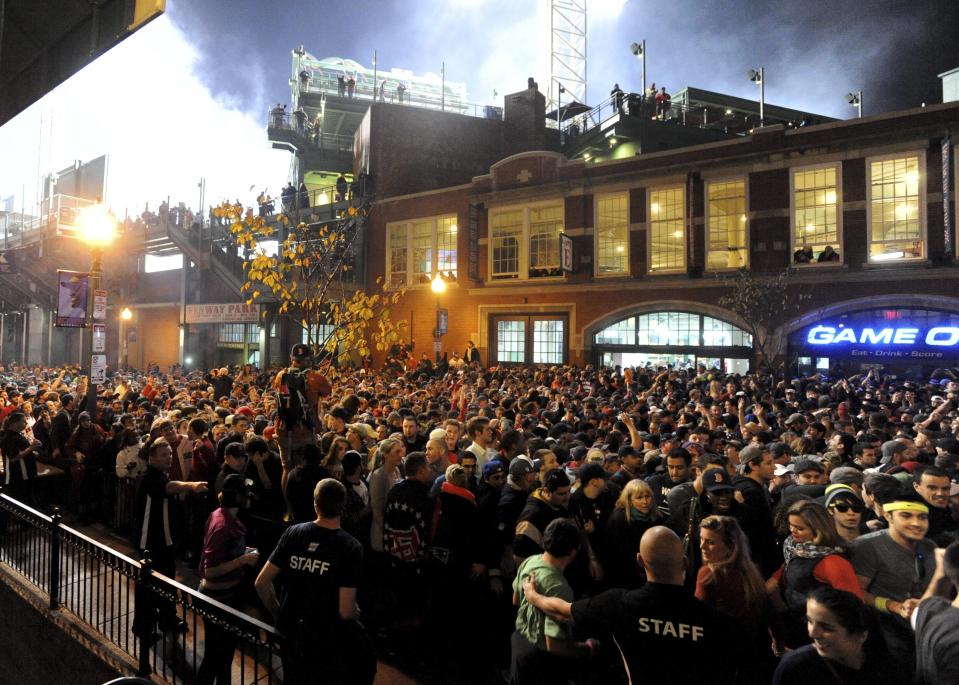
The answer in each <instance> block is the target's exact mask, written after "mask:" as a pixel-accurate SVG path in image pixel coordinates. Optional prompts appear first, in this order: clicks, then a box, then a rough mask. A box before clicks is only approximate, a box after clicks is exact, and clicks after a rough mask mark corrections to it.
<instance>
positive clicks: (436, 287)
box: [430, 271, 446, 366]
mask: <svg viewBox="0 0 959 685" xmlns="http://www.w3.org/2000/svg"><path fill="white" fill-rule="evenodd" d="M430 290H432V291H433V292H434V293H435V294H436V328H434V329H433V350H434V351H435V352H436V365H437V366H439V364H440V347H441V345H442V343H441V342H440V338H441V337H442V335H443V334H444V333H445V332H446V331H445V330H442V329H441V328H440V317H441V312H442V310H441V309H440V295H442V294H443V293H444V292H446V281H444V280H443V276H442V275H441V274H440V272H439V271H437V272H436V275H435V276H433V280H432V281H431V282H430Z"/></svg>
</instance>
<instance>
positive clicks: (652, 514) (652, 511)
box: [629, 504, 659, 522]
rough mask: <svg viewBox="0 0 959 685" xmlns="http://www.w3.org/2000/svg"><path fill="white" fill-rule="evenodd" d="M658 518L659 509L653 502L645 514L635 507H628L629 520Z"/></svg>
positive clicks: (653, 519)
mask: <svg viewBox="0 0 959 685" xmlns="http://www.w3.org/2000/svg"><path fill="white" fill-rule="evenodd" d="M658 518H659V509H657V508H656V505H655V504H653V506H651V507H650V508H649V511H647V512H646V513H645V514H644V513H643V512H641V511H640V510H639V509H637V508H636V507H633V506H631V507H630V508H629V520H630V522H633V521H655V520H657V519H658Z"/></svg>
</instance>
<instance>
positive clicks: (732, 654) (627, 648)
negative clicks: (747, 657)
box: [523, 526, 746, 685]
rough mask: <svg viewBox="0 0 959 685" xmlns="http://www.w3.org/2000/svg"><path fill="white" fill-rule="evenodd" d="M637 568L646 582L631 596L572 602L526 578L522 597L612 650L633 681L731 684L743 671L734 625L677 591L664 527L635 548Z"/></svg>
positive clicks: (681, 568) (678, 544)
mask: <svg viewBox="0 0 959 685" xmlns="http://www.w3.org/2000/svg"><path fill="white" fill-rule="evenodd" d="M636 562H637V563H638V564H639V565H640V566H642V567H643V569H645V571H646V577H647V578H648V582H647V583H646V585H644V586H643V587H641V588H640V589H638V590H629V591H627V590H623V589H621V588H614V589H612V590H607V591H606V592H604V593H602V594H600V595H597V596H596V597H592V598H590V599H583V600H579V601H578V602H573V603H570V602H566V601H564V600H562V599H560V598H558V597H545V596H543V595H540V594H539V593H538V592H536V590H535V583H534V580H533V579H532V577H527V578H526V579H525V581H524V585H523V590H524V593H525V595H526V599H527V600H528V601H529V602H530V604H532V605H533V606H535V607H536V608H538V609H540V610H542V611H543V612H544V613H546V614H547V615H549V616H551V617H552V618H555V619H558V620H562V621H573V622H574V623H575V624H576V627H577V629H579V630H580V631H581V632H582V633H584V634H588V635H595V636H597V637H599V638H600V640H602V641H603V644H606V645H609V646H610V647H615V646H616V645H618V646H619V648H620V649H621V650H622V653H623V658H624V661H625V667H626V668H627V669H628V673H627V676H628V677H630V679H631V680H632V682H638V681H639V680H640V679H642V682H649V683H655V682H668V683H670V685H686V684H689V685H694V684H695V685H698V684H699V683H704V682H708V683H717V684H722V683H732V682H733V681H734V679H735V675H736V671H737V669H739V668H740V667H742V666H744V663H743V661H742V659H743V656H742V655H743V654H744V650H743V648H742V647H741V645H743V644H744V643H745V642H746V640H744V639H742V631H741V630H740V629H739V626H738V625H736V624H735V622H734V620H733V619H730V618H726V617H724V616H723V615H722V614H719V613H718V612H716V611H714V610H713V609H711V608H710V607H708V606H706V605H705V604H703V603H702V602H700V601H699V600H698V599H696V598H695V597H693V596H692V595H690V594H689V592H688V591H687V590H686V589H684V588H683V578H684V576H685V573H686V559H685V556H684V555H683V543H682V541H680V539H679V538H678V537H676V534H675V533H674V532H673V531H671V530H670V529H669V528H666V527H665V526H655V527H653V528H650V529H649V530H648V531H646V534H645V535H643V538H642V540H641V541H640V543H639V553H638V554H637V555H636ZM610 635H612V637H613V638H614V639H615V642H614V641H613V640H609V639H608V637H609V636H610ZM737 635H739V636H740V639H739V640H738V641H737V640H735V637H736V636H737ZM603 636H607V639H606V640H603Z"/></svg>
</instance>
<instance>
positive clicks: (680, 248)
mask: <svg viewBox="0 0 959 685" xmlns="http://www.w3.org/2000/svg"><path fill="white" fill-rule="evenodd" d="M685 196H686V193H685V190H684V189H683V187H682V186H678V187H675V188H660V189H658V190H651V191H650V192H649V270H650V272H651V273H656V272H673V271H683V270H685V269H686V212H685Z"/></svg>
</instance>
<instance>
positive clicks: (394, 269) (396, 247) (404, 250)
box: [388, 224, 409, 286]
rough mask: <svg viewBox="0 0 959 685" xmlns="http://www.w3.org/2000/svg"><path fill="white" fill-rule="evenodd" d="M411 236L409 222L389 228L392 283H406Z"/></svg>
mask: <svg viewBox="0 0 959 685" xmlns="http://www.w3.org/2000/svg"><path fill="white" fill-rule="evenodd" d="M408 236H409V225H408V224H398V225H396V226H390V229H389V241H390V249H389V251H388V254H389V256H390V265H389V274H390V277H389V279H388V281H389V283H390V285H394V286H399V285H406V279H407V271H408V269H409V266H408V265H407V255H408V252H409V246H408V245H407V237H408Z"/></svg>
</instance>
